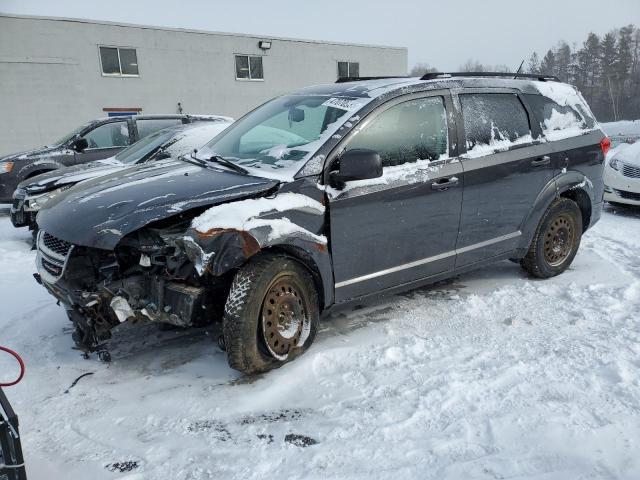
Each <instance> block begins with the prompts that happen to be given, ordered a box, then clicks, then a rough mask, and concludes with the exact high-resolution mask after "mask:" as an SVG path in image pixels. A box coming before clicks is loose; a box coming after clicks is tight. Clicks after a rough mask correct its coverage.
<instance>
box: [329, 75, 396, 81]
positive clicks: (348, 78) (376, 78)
mask: <svg viewBox="0 0 640 480" xmlns="http://www.w3.org/2000/svg"><path fill="white" fill-rule="evenodd" d="M386 78H408V77H407V76H406V75H396V76H394V75H385V76H384V77H338V79H337V80H336V83H346V82H359V81H361V80H384V79H386Z"/></svg>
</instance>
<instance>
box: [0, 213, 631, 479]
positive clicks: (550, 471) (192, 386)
mask: <svg viewBox="0 0 640 480" xmlns="http://www.w3.org/2000/svg"><path fill="white" fill-rule="evenodd" d="M28 240H29V237H28V234H27V232H25V231H24V230H15V229H13V228H11V226H10V223H9V220H8V218H7V217H6V216H3V215H2V214H1V213H0V265H1V268H0V305H1V306H2V310H1V311H2V316H1V317H0V344H3V345H5V346H8V347H12V348H15V349H17V350H19V351H20V352H21V353H22V354H23V355H24V357H25V360H26V362H27V365H28V371H27V375H26V378H25V380H24V381H23V383H22V384H20V385H19V386H17V387H14V388H11V389H7V394H8V396H9V398H10V399H11V401H12V402H13V404H14V407H15V409H16V410H17V412H18V413H19V415H20V417H21V426H22V432H23V435H24V438H23V447H24V449H25V452H26V458H27V464H28V470H29V474H30V479H31V480H38V479H47V480H48V479H83V480H86V479H87V478H91V479H92V480H99V479H123V478H126V479H128V480H142V479H153V480H155V479H185V480H186V479H194V480H197V479H213V478H216V479H265V478H288V479H298V478H305V479H307V478H310V479H314V478H318V479H319V478H340V479H342V478H350V479H367V480H371V479H378V478H379V479H387V478H394V479H405V478H411V479H413V478H420V479H429V478H434V479H438V480H442V479H448V478H451V479H475V478H478V479H494V478H511V479H522V478H528V479H530V478H531V479H545V480H548V479H562V480H565V479H592V478H625V479H637V478H640V455H638V452H639V451H640V257H639V255H638V253H639V252H640V211H635V212H634V211H632V210H614V209H611V208H609V209H608V210H607V211H606V212H605V213H604V215H603V218H602V220H601V221H600V223H599V224H598V225H597V226H596V228H595V229H593V230H592V231H589V232H588V233H587V234H586V236H585V237H584V239H583V244H582V246H581V250H580V252H579V254H578V256H577V257H576V260H575V262H574V264H573V266H572V268H571V269H570V271H568V272H566V273H565V274H563V275H561V276H559V277H556V278H554V279H552V280H547V281H536V280H531V279H528V278H527V277H526V276H525V275H524V273H523V272H522V271H521V270H520V268H519V267H518V266H517V265H514V264H512V263H510V262H502V263H500V264H497V265H495V266H493V267H490V268H487V269H484V270H481V271H478V272H475V273H472V274H468V275H463V276H460V277H458V278H455V279H454V280H452V281H448V282H444V283H441V284H438V285H436V286H433V287H430V288H423V289H419V290H415V291H412V292H410V293H407V294H404V295H398V296H395V297H391V298H389V299H386V300H384V301H380V302H379V303H378V304H376V305H369V306H366V307H362V308H360V309H357V310H355V311H352V312H346V313H340V314H334V315H333V316H332V317H331V318H329V319H328V320H327V321H325V322H324V323H323V326H322V330H321V332H320V334H319V337H318V339H317V341H316V343H315V344H314V346H312V348H311V350H310V351H309V352H308V353H306V354H305V355H304V356H302V357H301V358H299V359H297V360H296V361H295V362H293V363H291V364H289V365H287V366H285V367H283V368H281V369H280V370H277V371H274V372H271V373H269V374H267V375H263V376H260V377H258V378H253V379H245V378H241V377H240V376H239V375H238V374H237V373H236V372H234V371H232V370H230V369H229V367H228V366H227V363H226V359H225V357H224V354H223V353H221V352H220V351H219V350H218V348H217V347H216V344H215V335H210V334H207V332H206V331H205V330H191V331H168V332H160V331H158V329H157V328H155V327H154V326H152V325H141V326H132V327H129V328H123V329H122V330H121V331H120V332H119V333H118V335H117V336H116V338H114V340H113V342H112V347H113V348H112V353H113V362H112V363H111V364H103V363H99V362H98V361H97V360H95V359H90V360H84V359H83V358H82V357H81V355H80V354H79V353H78V352H77V351H74V350H72V349H71V347H72V340H71V336H70V328H69V322H68V321H67V320H66V318H65V315H64V312H63V311H62V309H61V308H60V307H57V306H56V305H55V303H54V301H53V299H52V297H50V296H49V295H48V294H46V293H45V291H44V289H42V288H41V287H39V286H38V285H37V284H36V283H35V281H34V280H33V278H32V277H31V273H32V272H33V270H34V268H33V264H34V254H33V252H31V251H30V250H29V244H28ZM14 371H15V370H14V368H13V366H12V364H11V363H10V361H9V359H8V358H4V357H0V375H1V376H2V377H4V378H8V377H11V376H12V373H13V372H14ZM85 373H92V375H90V376H86V377H84V378H82V379H80V380H79V381H78V383H77V384H76V385H75V386H74V387H73V388H69V387H70V385H71V384H72V382H73V381H74V380H75V379H76V378H77V377H79V376H80V375H82V374H85ZM314 442H316V443H314Z"/></svg>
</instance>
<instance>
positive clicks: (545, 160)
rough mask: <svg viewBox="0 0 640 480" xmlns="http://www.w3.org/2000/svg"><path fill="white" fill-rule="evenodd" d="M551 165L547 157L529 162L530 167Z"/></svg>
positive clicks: (549, 158)
mask: <svg viewBox="0 0 640 480" xmlns="http://www.w3.org/2000/svg"><path fill="white" fill-rule="evenodd" d="M550 163H551V157H550V156H549V155H544V156H543V157H538V158H536V159H535V160H533V161H532V162H531V166H533V167H539V166H540V165H549V164H550Z"/></svg>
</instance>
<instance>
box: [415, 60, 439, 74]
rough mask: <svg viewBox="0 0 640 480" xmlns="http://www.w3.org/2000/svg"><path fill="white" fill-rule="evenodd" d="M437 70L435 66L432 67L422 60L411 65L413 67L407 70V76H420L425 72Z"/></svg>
mask: <svg viewBox="0 0 640 480" xmlns="http://www.w3.org/2000/svg"><path fill="white" fill-rule="evenodd" d="M437 71H438V69H437V68H435V67H432V66H431V65H429V64H428V63H424V62H422V63H416V64H415V65H414V66H413V68H412V69H411V70H410V71H409V76H410V77H421V76H422V75H424V74H425V73H434V72H437Z"/></svg>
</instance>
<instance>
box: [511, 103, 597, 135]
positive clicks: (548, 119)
mask: <svg viewBox="0 0 640 480" xmlns="http://www.w3.org/2000/svg"><path fill="white" fill-rule="evenodd" d="M524 97H525V99H526V101H527V103H528V104H529V106H530V107H531V110H532V111H533V114H534V115H535V117H536V120H537V122H538V123H539V124H540V129H541V130H542V132H543V133H544V134H545V135H546V136H549V135H550V134H551V136H553V133H554V132H562V131H567V130H574V131H575V133H580V132H579V130H589V129H591V128H593V127H594V124H595V121H594V119H593V118H592V117H591V116H590V115H589V114H588V113H587V112H586V110H585V109H584V108H583V107H582V106H581V105H580V104H575V105H574V106H573V107H572V106H569V105H560V104H558V103H556V102H554V101H553V100H552V99H551V98H549V97H545V96H544V95H532V94H526V95H525V96H524ZM574 107H575V108H574Z"/></svg>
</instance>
